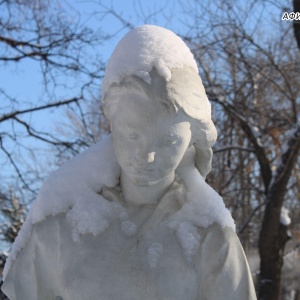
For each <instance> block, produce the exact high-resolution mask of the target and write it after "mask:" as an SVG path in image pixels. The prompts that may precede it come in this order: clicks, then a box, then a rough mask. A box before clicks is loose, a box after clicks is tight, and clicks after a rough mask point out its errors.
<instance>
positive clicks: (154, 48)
mask: <svg viewBox="0 0 300 300" xmlns="http://www.w3.org/2000/svg"><path fill="white" fill-rule="evenodd" d="M162 41H163V42H162ZM175 49H176V50H175ZM124 53H126V55H124ZM184 66H189V67H192V68H193V69H194V70H195V71H196V72H197V73H198V67H197V64H196V61H195V59H194V56H193V54H192V53H191V51H190V50H189V48H188V47H187V46H186V44H185V43H184V42H183V41H182V39H181V38H180V37H179V36H177V35H176V34H175V33H173V32H172V31H170V30H168V29H165V28H162V27H158V26H154V25H143V26H140V27H137V28H134V29H133V30H131V31H130V32H129V33H127V34H126V35H125V36H124V37H123V39H122V40H121V41H120V42H119V43H118V45H117V46H116V48H115V50H114V52H113V54H112V56H111V58H110V60H109V62H108V65H107V68H106V71H105V77H104V80H103V85H102V95H103V96H105V94H106V92H107V91H108V89H109V87H110V86H111V85H112V84H113V83H120V82H121V81H122V79H123V78H124V77H126V76H129V75H136V76H137V77H139V78H141V79H142V80H144V81H145V82H147V83H148V84H150V83H151V78H150V72H151V70H152V68H153V67H155V68H156V69H157V72H158V74H159V75H160V76H162V77H164V78H165V79H166V80H167V81H169V80H170V79H171V69H182V68H183V67H184Z"/></svg>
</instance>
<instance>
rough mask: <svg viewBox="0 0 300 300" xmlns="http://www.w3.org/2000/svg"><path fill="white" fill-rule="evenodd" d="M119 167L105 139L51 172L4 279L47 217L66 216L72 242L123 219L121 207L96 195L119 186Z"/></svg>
mask: <svg viewBox="0 0 300 300" xmlns="http://www.w3.org/2000/svg"><path fill="white" fill-rule="evenodd" d="M119 175H120V167H119V165H118V163H117V160H116V158H115V154H114V151H113V146H112V140H111V137H110V136H109V137H106V138H104V139H103V140H102V141H100V142H99V143H97V144H96V145H94V146H93V147H91V148H89V149H88V150H87V151H85V152H83V153H82V154H80V155H78V156H77V157H75V158H73V159H72V160H70V161H68V162H67V163H65V164H64V165H63V166H62V167H61V168H60V169H58V170H57V171H55V172H53V173H52V174H51V175H50V176H49V178H48V179H47V180H46V182H45V183H44V185H43V186H42V188H41V190H40V192H39V194H38V196H37V199H36V201H35V202H34V203H33V205H32V207H31V210H30V212H29V214H28V216H27V218H26V222H25V224H24V225H23V226H22V228H21V230H20V232H19V234H18V237H17V239H16V241H15V243H14V245H13V248H12V251H11V253H10V255H9V257H8V260H7V262H6V265H5V270H4V277H5V276H6V274H7V272H8V270H9V269H10V266H11V263H12V262H13V260H14V259H15V258H16V256H17V254H18V253H19V251H20V250H21V249H22V248H23V247H24V245H25V244H26V242H27V241H28V240H29V237H30V234H31V231H32V226H33V224H36V223H38V222H41V221H42V220H44V219H46V218H47V217H48V216H54V215H57V214H60V213H67V220H68V221H69V222H71V224H72V225H73V239H74V240H76V239H78V237H79V234H84V233H92V234H94V235H96V234H99V233H101V232H103V231H104V230H105V229H106V228H107V227H108V226H109V224H110V222H111V221H112V220H113V219H115V218H118V219H124V215H125V216H126V215H127V214H126V212H125V210H124V209H123V208H122V207H121V205H120V204H117V203H112V202H109V201H107V200H105V199H104V198H103V197H102V196H101V195H100V194H99V193H100V192H101V189H102V187H103V186H108V187H113V186H116V185H117V184H118V181H119Z"/></svg>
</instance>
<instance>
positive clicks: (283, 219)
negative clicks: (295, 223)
mask: <svg viewBox="0 0 300 300" xmlns="http://www.w3.org/2000/svg"><path fill="white" fill-rule="evenodd" d="M280 223H281V224H282V225H285V226H289V225H290V224H291V218H290V216H289V210H288V209H287V208H285V207H282V208H281V212H280Z"/></svg>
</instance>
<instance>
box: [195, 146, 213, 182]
mask: <svg viewBox="0 0 300 300" xmlns="http://www.w3.org/2000/svg"><path fill="white" fill-rule="evenodd" d="M194 147H195V149H196V155H195V164H196V168H197V169H198V171H199V172H200V174H201V175H202V177H203V178H204V179H205V178H206V176H207V174H208V173H209V172H210V171H211V163H212V157H213V152H212V149H211V148H210V147H209V148H202V147H197V146H196V144H194Z"/></svg>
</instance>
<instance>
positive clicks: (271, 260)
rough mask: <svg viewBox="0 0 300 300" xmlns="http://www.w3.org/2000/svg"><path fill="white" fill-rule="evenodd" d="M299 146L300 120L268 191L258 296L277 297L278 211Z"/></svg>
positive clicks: (282, 239) (282, 229)
mask: <svg viewBox="0 0 300 300" xmlns="http://www.w3.org/2000/svg"><path fill="white" fill-rule="evenodd" d="M299 149H300V124H299V125H298V126H297V127H295V131H294V133H293V135H292V136H291V137H290V139H289V141H288V143H287V151H286V152H285V153H284V154H283V155H282V161H281V164H280V165H279V166H278V168H277V172H276V174H275V175H274V177H273V180H272V182H271V184H270V188H269V190H268V192H267V205H266V209H265V213H264V218H263V223H262V228H261V231H260V236H259V254H260V281H259V299H260V300H279V298H280V279H281V268H282V265H283V254H284V247H285V244H286V242H287V241H288V240H289V235H288V228H287V226H284V225H282V224H280V213H281V209H282V206H283V201H284V196H285V194H286V189H287V183H288V181H289V178H290V176H291V172H292V169H293V167H294V165H295V164H296V161H297V156H298V153H299Z"/></svg>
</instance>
